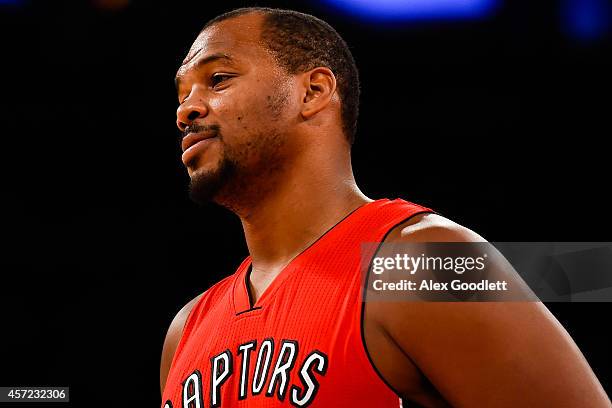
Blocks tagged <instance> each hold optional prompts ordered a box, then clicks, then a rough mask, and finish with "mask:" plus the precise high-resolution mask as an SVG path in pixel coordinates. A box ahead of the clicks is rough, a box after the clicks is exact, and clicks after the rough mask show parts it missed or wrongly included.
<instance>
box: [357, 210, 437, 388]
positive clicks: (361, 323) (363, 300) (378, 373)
mask: <svg viewBox="0 0 612 408" xmlns="http://www.w3.org/2000/svg"><path fill="white" fill-rule="evenodd" d="M421 214H435V211H432V210H422V211H418V212H416V213H414V214H412V215H410V216H409V217H406V218H404V219H403V220H401V221H400V222H398V223H397V224H395V225H393V226H392V227H391V228H389V229H388V230H387V232H385V235H384V236H383V237H382V239H381V240H380V243H379V244H378V247H377V248H376V251H375V252H374V254H373V255H372V258H370V261H369V262H368V271H367V272H366V276H365V281H364V282H363V294H362V298H361V317H360V319H359V322H360V323H359V325H360V326H361V327H360V328H359V331H360V332H361V345H362V346H363V350H364V351H365V354H366V356H367V357H368V361H369V362H370V365H371V366H372V368H373V369H374V372H375V373H376V375H378V377H379V378H380V379H381V380H382V382H383V383H385V385H386V386H387V387H389V389H390V390H391V391H393V392H394V393H395V395H397V396H398V397H399V398H400V399H401V398H402V396H401V395H400V393H399V392H398V391H397V390H396V389H395V388H394V387H393V386H392V385H391V384H390V383H389V382H388V381H387V379H386V378H385V377H383V375H382V374H381V372H380V371H378V368H377V367H376V365H375V364H374V361H372V357H371V356H370V352H369V351H368V346H367V345H366V341H365V328H364V324H363V323H364V319H365V305H366V294H367V290H366V286H367V284H368V282H369V280H370V273H371V272H372V261H373V260H374V258H376V254H378V252H379V251H380V247H381V246H382V245H383V243H384V242H385V240H386V239H387V237H388V236H389V234H390V233H391V231H393V230H394V229H395V228H397V227H399V226H400V225H401V224H403V223H405V222H407V221H409V220H410V219H411V218H413V217H416V216H417V215H421Z"/></svg>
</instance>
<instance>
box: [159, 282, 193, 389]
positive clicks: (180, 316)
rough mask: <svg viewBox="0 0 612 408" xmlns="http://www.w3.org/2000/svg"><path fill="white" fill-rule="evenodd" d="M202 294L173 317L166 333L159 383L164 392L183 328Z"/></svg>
mask: <svg viewBox="0 0 612 408" xmlns="http://www.w3.org/2000/svg"><path fill="white" fill-rule="evenodd" d="M202 295H203V293H202V294H200V295H198V296H196V297H195V298H193V299H192V300H191V301H189V303H187V304H186V305H185V306H183V307H182V308H181V310H179V312H178V313H177V314H176V316H174V319H172V322H171V323H170V327H169V328H168V332H167V333H166V339H165V340H164V346H163V350H162V357H161V364H160V369H159V371H160V372H159V384H160V387H161V391H162V393H163V391H164V387H165V385H166V378H167V377H168V372H169V371H170V365H171V364H172V358H173V357H174V353H175V352H176V348H177V346H178V343H179V341H180V340H181V337H182V336H183V328H184V327H185V323H186V322H187V318H188V317H189V313H191V309H193V307H194V306H195V304H196V303H197V302H198V300H200V298H201V297H202Z"/></svg>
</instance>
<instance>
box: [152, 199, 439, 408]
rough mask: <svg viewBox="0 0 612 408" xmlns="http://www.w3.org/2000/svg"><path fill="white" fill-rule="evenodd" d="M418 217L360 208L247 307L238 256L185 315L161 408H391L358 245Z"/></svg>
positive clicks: (383, 204)
mask: <svg viewBox="0 0 612 408" xmlns="http://www.w3.org/2000/svg"><path fill="white" fill-rule="evenodd" d="M424 212H432V211H431V210H430V209H428V208H425V207H421V206H419V205H416V204H413V203H410V202H407V201H404V200H401V199H395V200H389V199H380V200H376V201H373V202H369V203H366V204H364V205H362V206H360V207H359V208H357V209H356V210H354V211H353V212H351V213H350V214H349V215H347V216H346V217H345V218H344V219H342V220H341V221H340V222H339V223H337V224H336V225H335V226H334V227H332V228H331V229H330V230H328V231H327V232H326V233H325V234H323V235H322V236H321V237H320V238H319V239H318V240H317V241H315V242H314V243H313V244H311V245H310V246H309V247H308V248H306V249H305V250H304V251H302V252H301V253H300V254H299V255H298V256H296V257H295V258H294V259H293V260H292V261H291V262H290V263H289V264H288V265H287V266H286V267H285V268H284V269H283V270H282V271H281V272H280V273H279V274H278V275H277V276H276V278H275V279H274V280H273V281H272V283H271V284H270V285H269V286H268V288H267V289H266V290H265V291H264V292H263V294H262V295H261V297H260V298H259V299H258V300H257V302H255V304H253V303H252V301H251V299H250V295H249V290H248V286H247V282H248V279H249V273H250V263H251V258H250V257H247V258H246V259H245V260H244V261H243V262H242V264H241V265H240V266H239V267H238V269H237V271H236V273H234V274H233V275H231V276H229V277H227V278H225V279H223V280H222V281H220V282H218V283H217V284H215V285H214V286H212V287H211V288H210V289H209V290H207V291H206V292H204V294H203V295H202V297H201V298H200V299H199V300H198V302H197V303H196V304H195V306H194V307H193V309H192V310H191V312H190V314H189V317H188V319H187V321H186V323H185V327H184V329H183V336H182V338H181V340H180V341H179V344H178V346H177V349H176V352H175V355H174V358H173V360H172V365H171V368H170V371H169V374H168V377H167V381H166V386H165V389H164V392H163V397H162V407H164V408H170V407H172V408H179V407H181V408H204V407H255V408H260V407H261V408H264V407H280V406H296V407H306V406H312V407H334V408H339V407H377V408H380V407H382V408H386V407H394V408H397V407H398V406H400V401H399V397H398V396H397V394H395V393H394V392H393V391H392V390H391V388H389V386H387V385H386V383H385V382H384V381H383V379H382V378H381V377H380V376H379V375H378V374H377V371H376V369H375V367H374V366H373V365H372V363H371V361H370V358H369V355H368V354H367V350H366V348H365V345H364V341H363V336H362V314H363V302H362V297H363V278H364V274H363V273H362V271H361V269H362V265H363V264H364V263H363V262H362V258H361V257H362V254H361V243H366V242H382V241H383V240H384V238H385V237H386V235H387V234H388V233H389V231H391V230H392V229H393V228H394V227H395V226H397V225H399V224H400V223H402V222H404V221H406V220H407V219H408V218H410V217H412V216H414V215H416V214H419V213H424ZM373 255H374V254H370V255H367V256H373ZM370 260H371V257H370V258H368V260H367V264H368V265H369V262H370Z"/></svg>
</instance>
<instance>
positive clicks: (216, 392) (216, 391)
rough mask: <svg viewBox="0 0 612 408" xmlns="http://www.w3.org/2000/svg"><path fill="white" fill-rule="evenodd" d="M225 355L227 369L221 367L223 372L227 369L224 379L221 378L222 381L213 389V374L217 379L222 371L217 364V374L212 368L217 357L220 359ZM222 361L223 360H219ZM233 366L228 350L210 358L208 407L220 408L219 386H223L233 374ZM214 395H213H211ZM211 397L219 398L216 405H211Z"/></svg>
mask: <svg viewBox="0 0 612 408" xmlns="http://www.w3.org/2000/svg"><path fill="white" fill-rule="evenodd" d="M224 354H226V355H227V367H223V371H225V369H226V368H227V374H226V375H225V378H223V380H222V381H221V382H220V383H219V384H218V385H217V386H216V387H214V388H213V374H214V376H215V377H217V378H218V376H219V375H220V374H221V372H222V370H221V364H219V365H218V366H217V372H214V368H215V360H216V359H217V358H219V357H221V356H222V355H224ZM221 361H223V360H221ZM233 368H234V367H233V364H232V353H231V352H230V351H229V350H225V351H224V352H223V353H219V354H217V355H216V356H213V357H211V358H210V382H209V384H210V387H209V391H208V392H209V394H210V407H211V408H216V407H220V406H221V386H222V385H223V384H225V382H226V381H227V380H228V379H229V377H230V375H232V372H233ZM213 393H214V394H213ZM213 395H215V396H217V397H218V398H219V400H218V401H217V403H214V404H213Z"/></svg>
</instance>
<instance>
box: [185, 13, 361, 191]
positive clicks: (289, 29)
mask: <svg viewBox="0 0 612 408" xmlns="http://www.w3.org/2000/svg"><path fill="white" fill-rule="evenodd" d="M177 89H178V96H179V102H180V106H179V108H178V110H177V125H178V127H179V129H181V131H183V133H184V135H185V137H184V139H183V148H184V149H186V150H185V151H184V153H183V157H182V159H183V162H184V163H185V165H186V166H187V169H188V171H189V174H190V177H191V195H192V198H193V199H194V200H195V201H199V202H200V201H207V200H209V199H212V198H215V199H217V201H224V200H223V199H220V197H219V195H223V196H225V198H227V196H228V195H236V194H237V193H243V194H244V193H245V192H248V191H249V189H250V190H256V191H257V192H258V193H260V194H261V193H265V189H266V188H272V184H273V181H274V180H275V179H276V177H275V176H276V175H278V174H281V173H282V172H283V171H284V170H287V164H288V163H290V162H291V160H292V159H293V158H295V155H296V154H299V152H300V151H302V150H303V149H304V148H305V145H304V143H307V142H309V141H310V142H312V137H311V138H310V139H308V138H305V137H303V136H304V135H313V134H316V133H317V132H319V133H325V132H331V133H333V134H339V135H341V136H342V142H343V143H345V144H346V146H347V148H350V145H351V144H352V142H353V138H354V134H355V128H356V122H357V115H358V105H359V79H358V74H357V69H356V67H355V63H354V60H353V58H352V56H351V53H350V51H349V50H348V47H347V46H346V44H345V42H344V41H343V40H342V38H341V37H340V36H339V35H338V34H337V33H336V32H335V31H334V30H333V29H332V28H331V27H330V26H329V25H328V24H326V23H325V22H323V21H321V20H319V19H317V18H315V17H312V16H309V15H305V14H302V13H297V12H294V11H288V10H276V9H267V8H248V9H238V10H234V11H232V12H229V13H226V14H223V15H221V16H219V17H217V18H215V19H213V20H211V21H209V22H208V23H207V24H206V25H205V26H204V28H203V30H202V31H201V33H200V35H199V36H198V38H197V39H196V41H195V42H194V44H193V45H192V47H191V49H190V51H189V53H188V55H187V57H186V58H185V60H184V61H183V64H182V65H181V67H180V68H179V70H178V73H177ZM300 136H302V137H300ZM204 138H207V139H206V140H205V141H203V142H200V143H197V144H195V145H194V144H193V143H194V142H195V141H198V140H201V139H204ZM252 192H253V191H252ZM225 201H227V200H225Z"/></svg>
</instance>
